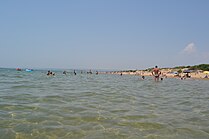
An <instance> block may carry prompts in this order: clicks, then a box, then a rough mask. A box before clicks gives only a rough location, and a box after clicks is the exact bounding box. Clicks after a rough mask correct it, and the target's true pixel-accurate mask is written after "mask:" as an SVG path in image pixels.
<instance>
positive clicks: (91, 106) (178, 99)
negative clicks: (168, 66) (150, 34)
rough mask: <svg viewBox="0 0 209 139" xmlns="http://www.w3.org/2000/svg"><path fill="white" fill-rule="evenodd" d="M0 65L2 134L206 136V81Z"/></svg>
mask: <svg viewBox="0 0 209 139" xmlns="http://www.w3.org/2000/svg"><path fill="white" fill-rule="evenodd" d="M46 73H47V71H44V70H35V71H32V72H25V71H16V70H14V69H0V138H1V139H57V138H59V139H209V81H208V80H179V79H170V78H167V79H164V80H163V81H160V82H155V81H154V80H153V79H152V78H151V77H146V78H145V80H142V79H141V78H140V76H131V75H123V76H120V75H110V74H99V75H96V74H86V73H83V74H81V73H77V75H74V74H72V73H71V72H70V73H67V75H64V74H62V71H56V75H55V76H47V75H46Z"/></svg>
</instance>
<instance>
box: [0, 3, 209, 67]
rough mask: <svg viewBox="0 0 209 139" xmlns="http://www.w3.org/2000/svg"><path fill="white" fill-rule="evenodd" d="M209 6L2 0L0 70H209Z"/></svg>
mask: <svg viewBox="0 0 209 139" xmlns="http://www.w3.org/2000/svg"><path fill="white" fill-rule="evenodd" d="M208 7H209V1H208V0H33V1H32V0H31V1H28V0H8V1H6V0H4V1H3V0H2V1H0V67H13V68H17V67H21V68H26V67H28V68H67V69H83V68H85V69H144V68H149V67H153V66H155V65H158V66H159V67H173V66H180V65H196V64H201V63H209V14H208V13H209V8H208Z"/></svg>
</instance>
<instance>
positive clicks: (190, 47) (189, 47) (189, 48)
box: [183, 42, 197, 54]
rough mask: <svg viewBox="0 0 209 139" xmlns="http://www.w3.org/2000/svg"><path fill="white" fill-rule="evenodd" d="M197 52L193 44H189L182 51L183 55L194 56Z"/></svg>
mask: <svg viewBox="0 0 209 139" xmlns="http://www.w3.org/2000/svg"><path fill="white" fill-rule="evenodd" d="M196 52H197V49H196V46H195V44H194V43H193V42H192V43H189V44H188V45H187V46H186V47H185V48H184V49H183V54H194V53H196Z"/></svg>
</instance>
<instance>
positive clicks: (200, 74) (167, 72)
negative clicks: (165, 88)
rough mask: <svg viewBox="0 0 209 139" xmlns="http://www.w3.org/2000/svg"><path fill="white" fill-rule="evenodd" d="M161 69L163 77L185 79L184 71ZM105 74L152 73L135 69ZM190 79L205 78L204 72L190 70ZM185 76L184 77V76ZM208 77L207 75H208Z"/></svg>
mask: <svg viewBox="0 0 209 139" xmlns="http://www.w3.org/2000/svg"><path fill="white" fill-rule="evenodd" d="M160 71H161V73H162V74H161V77H163V78H167V77H168V78H179V79H182V78H183V79H186V77H185V76H186V73H180V74H178V75H177V74H174V73H173V69H162V70H160ZM106 73H107V74H118V75H121V74H122V75H136V76H152V73H151V72H149V71H144V70H136V71H113V72H106ZM188 75H189V76H190V78H191V79H207V80H209V78H205V76H206V74H205V73H203V72H192V73H188ZM184 77H185V78H184ZM208 77H209V75H208Z"/></svg>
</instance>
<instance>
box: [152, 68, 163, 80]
mask: <svg viewBox="0 0 209 139" xmlns="http://www.w3.org/2000/svg"><path fill="white" fill-rule="evenodd" d="M160 74H161V72H160V69H159V68H158V67H157V66H155V68H154V69H153V70H152V75H153V76H154V79H155V81H159V77H160Z"/></svg>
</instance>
